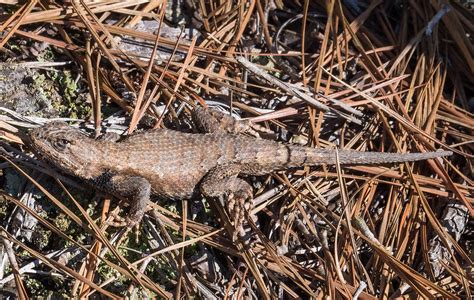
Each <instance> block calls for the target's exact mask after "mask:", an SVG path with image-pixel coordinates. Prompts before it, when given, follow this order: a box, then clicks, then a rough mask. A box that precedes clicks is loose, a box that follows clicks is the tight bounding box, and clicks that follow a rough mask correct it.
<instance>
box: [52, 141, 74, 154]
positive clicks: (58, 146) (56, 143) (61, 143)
mask: <svg viewBox="0 0 474 300" xmlns="http://www.w3.org/2000/svg"><path fill="white" fill-rule="evenodd" d="M69 144H70V143H69V141H68V140H65V139H59V140H56V141H54V142H53V146H54V148H56V149H57V150H59V151H64V150H66V147H67V145H69Z"/></svg>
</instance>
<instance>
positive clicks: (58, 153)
mask: <svg viewBox="0 0 474 300" xmlns="http://www.w3.org/2000/svg"><path fill="white" fill-rule="evenodd" d="M29 144H30V146H31V147H32V149H33V150H34V151H35V152H36V153H37V154H39V155H40V156H41V157H42V158H43V159H45V160H46V161H47V162H49V163H51V164H53V165H54V166H56V167H58V168H60V169H61V170H62V171H64V172H66V173H68V174H71V175H76V176H79V177H82V178H88V177H90V176H93V174H88V173H90V171H92V170H91V169H90V166H91V164H92V163H93V161H94V160H95V161H97V159H98V158H97V157H96V156H95V155H94V153H91V152H94V147H93V146H94V140H93V139H91V138H89V137H88V136H87V135H85V134H84V133H82V132H81V131H80V130H78V129H75V128H73V127H71V126H69V125H67V124H66V123H64V122H51V123H48V124H46V125H43V126H41V127H38V128H35V129H33V130H32V131H31V132H30V133H29Z"/></svg>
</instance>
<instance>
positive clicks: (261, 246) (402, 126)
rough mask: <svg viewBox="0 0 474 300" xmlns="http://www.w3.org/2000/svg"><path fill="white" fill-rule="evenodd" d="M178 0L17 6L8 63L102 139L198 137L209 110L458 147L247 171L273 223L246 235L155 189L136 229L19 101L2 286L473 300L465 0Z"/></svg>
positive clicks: (33, 291)
mask: <svg viewBox="0 0 474 300" xmlns="http://www.w3.org/2000/svg"><path fill="white" fill-rule="evenodd" d="M163 2H164V1H160V0H156V1H153V0H151V1H148V0H138V1H137V0H133V1H131V0H128V1H127V0H126V1H118V0H117V1H114V0H112V1H107V0H95V1H85V0H72V1H55V0H52V1H37V0H32V1H27V2H25V1H19V2H18V3H17V2H16V1H10V0H8V1H5V0H3V1H2V0H0V3H4V4H2V5H1V7H0V13H1V15H0V59H1V61H2V62H3V64H2V68H6V66H8V68H10V69H8V70H10V71H9V72H16V71H17V70H18V68H25V69H27V70H28V72H31V70H34V74H35V75H34V76H32V78H33V81H36V82H37V80H38V78H40V79H41V80H42V81H41V82H40V83H39V84H36V87H38V85H39V86H41V88H42V89H43V90H46V88H45V82H50V84H51V86H52V88H51V89H50V92H51V93H52V91H54V93H58V94H60V95H61V99H62V100H60V102H59V103H52V104H50V105H51V106H52V107H53V108H54V109H53V110H54V111H55V113H53V114H55V115H54V117H56V118H75V119H78V118H82V119H87V120H88V121H89V124H93V127H94V128H95V130H96V131H95V132H96V133H99V132H100V131H104V128H105V127H108V130H114V129H115V130H120V129H124V128H125V129H126V128H128V129H129V132H131V131H133V130H147V129H149V128H151V127H168V128H177V129H180V130H188V131H189V130H191V127H192V125H191V124H190V122H189V115H190V111H191V109H192V107H194V106H196V105H204V106H206V105H208V106H212V107H214V108H215V109H221V110H224V111H229V110H232V111H233V112H234V113H235V114H236V115H239V116H241V117H246V118H251V120H252V121H254V122H258V123H259V124H260V125H262V126H266V127H267V128H269V129H271V130H272V131H273V132H274V133H275V134H273V135H270V136H269V137H266V138H272V139H278V140H280V141H283V142H292V143H303V144H307V145H311V146H314V147H324V148H334V147H338V148H346V149H356V150H366V151H383V152H424V151H433V150H435V149H449V150H452V151H453V152H454V155H453V156H451V157H449V158H447V159H439V160H430V161H427V162H417V163H406V164H400V165H392V166H350V167H348V166H346V167H344V166H342V167H333V166H324V167H319V168H301V169H298V170H290V171H286V172H278V173H275V174H271V175H269V176H265V177H258V178H248V179H249V181H251V182H252V183H253V185H254V191H255V197H256V198H255V199H254V202H255V208H254V210H253V213H254V214H255V215H256V216H257V218H254V220H253V221H252V222H250V223H249V232H250V233H251V235H250V236H249V237H248V238H247V240H246V241H245V243H242V242H241V241H238V242H232V239H231V238H230V236H231V235H230V234H229V232H228V231H227V230H228V228H229V226H228V225H229V224H228V223H226V222H227V221H228V218H227V217H225V212H224V211H223V210H222V208H221V207H220V206H219V204H212V203H210V204H211V206H209V203H208V202H207V201H206V199H193V201H188V202H173V201H171V200H169V199H164V200H157V201H155V202H154V203H153V204H152V205H151V208H153V211H150V212H149V213H148V216H147V217H146V218H145V219H144V221H143V224H142V226H141V228H140V231H139V232H135V233H134V232H130V231H128V230H126V229H124V228H114V227H110V226H108V225H107V224H106V222H105V221H106V219H107V217H108V216H109V215H110V214H111V213H112V212H113V210H115V211H116V212H117V211H118V205H117V202H118V201H113V200H114V199H110V198H107V197H105V198H104V197H103V196H101V195H99V194H97V196H94V195H95V192H94V191H90V190H89V189H84V187H85V186H84V184H83V183H80V182H77V181H75V180H74V178H65V177H63V176H62V175H60V174H57V173H55V171H54V170H52V169H51V168H49V167H47V166H45V165H44V164H42V163H41V162H39V161H38V160H36V159H34V156H32V155H31V153H30V152H29V151H28V148H27V147H24V146H22V145H21V140H20V138H21V133H22V132H25V130H24V129H25V128H26V127H30V126H32V125H35V124H40V123H42V122H44V119H42V118H41V116H43V115H44V114H42V112H41V111H40V110H39V109H38V110H37V111H36V113H34V114H30V116H25V115H20V114H18V110H17V112H15V111H12V110H9V109H7V108H8V107H7V106H4V107H2V108H1V111H2V115H0V117H1V119H0V129H1V136H2V138H3V140H4V142H2V147H3V154H2V158H3V159H2V164H1V166H2V174H1V176H2V177H1V178H2V179H1V183H2V185H3V189H2V190H0V193H1V195H2V196H1V199H0V207H1V210H0V216H1V227H0V232H1V236H2V240H3V247H2V248H1V251H0V253H1V256H0V258H1V264H0V265H1V270H0V295H2V296H8V295H16V296H17V297H18V298H20V299H24V298H26V297H32V296H48V295H49V296H61V295H62V296H71V297H79V296H83V297H84V296H90V297H94V298H100V297H111V298H120V297H125V296H130V297H161V298H168V297H174V298H181V297H186V298H193V297H194V298H209V299H213V298H217V299H220V298H227V299H231V298H232V299H237V298H258V299H260V298H281V299H293V298H303V299H307V298H311V297H312V298H314V299H323V298H324V297H325V296H330V297H334V298H338V299H350V298H353V297H354V298H357V297H359V298H360V299H378V298H383V299H386V298H392V299H395V298H399V297H400V298H408V297H412V298H417V297H419V298H435V297H440V298H444V299H447V298H458V297H459V298H462V299H471V298H472V290H471V289H472V287H473V280H474V278H473V274H474V272H473V264H472V259H473V257H474V256H473V254H474V251H473V249H472V245H473V242H472V238H473V234H472V219H471V217H472V215H473V214H474V210H473V205H474V196H473V192H474V185H473V176H472V174H473V165H472V162H473V159H472V158H473V153H474V151H473V145H474V144H473V140H474V136H473V129H474V119H473V114H472V111H473V109H474V102H473V101H474V100H473V99H474V98H473V94H472V92H473V82H474V48H473V44H472V35H473V34H474V23H473V22H472V20H474V16H473V14H472V11H470V10H469V7H468V6H467V5H466V6H463V4H462V3H459V1H452V2H451V3H450V4H447V2H446V1H443V0H433V1H342V2H343V3H344V4H341V2H338V1H309V0H307V1H304V0H301V1H297V0H288V1H284V0H257V1H254V0H234V1H228V0H215V1H208V0H201V1H171V0H170V1H169V3H168V5H170V6H173V7H168V9H165V7H164V4H163ZM181 2H182V3H181ZM179 3H181V4H179ZM179 5H181V7H179ZM160 20H165V22H162V23H160V22H159V21H160ZM178 23H179V24H181V25H178ZM158 24H162V26H158ZM151 58H152V59H151ZM2 74H3V75H2V76H3V78H0V82H1V81H2V80H3V81H8V80H12V79H11V78H13V75H9V74H8V73H6V75H5V73H2ZM12 74H13V73H12ZM30 87H31V86H30ZM0 89H1V87H0ZM0 92H5V91H0ZM2 106H3V104H2ZM48 117H51V115H48ZM124 117H125V118H124ZM91 127H92V126H90V128H91ZM50 175H53V176H52V177H51V176H50ZM53 178H54V179H53ZM63 183H64V185H63ZM39 191H41V193H40V192H39ZM119 213H120V214H123V213H124V212H123V210H122V211H120V212H119ZM0 297H1V296H0Z"/></svg>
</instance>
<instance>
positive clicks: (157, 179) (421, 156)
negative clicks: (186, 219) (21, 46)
mask: <svg viewBox="0 0 474 300" xmlns="http://www.w3.org/2000/svg"><path fill="white" fill-rule="evenodd" d="M192 118H193V122H194V123H195V125H196V127H197V128H198V131H199V132H200V133H185V132H181V131H176V130H171V129H166V128H161V129H152V130H148V131H142V132H138V133H133V134H131V135H128V136H125V137H123V138H122V137H120V139H116V138H98V139H94V138H91V137H89V136H88V135H87V134H85V133H83V132H82V131H80V130H79V129H76V128H74V127H72V126H69V125H68V124H67V123H65V122H57V121H55V122H50V123H47V124H45V125H43V126H41V127H38V128H35V129H33V130H32V131H30V133H29V140H28V144H29V145H30V146H31V148H32V149H33V150H34V152H36V153H37V154H39V156H40V157H42V158H43V159H44V160H46V161H47V162H48V163H50V164H52V165H53V166H55V167H57V168H59V169H60V170H61V171H62V172H64V173H66V174H69V175H72V176H76V177H79V178H80V179H82V180H85V181H87V182H88V183H90V184H91V185H93V186H94V187H96V188H97V189H99V190H101V191H103V192H105V193H107V194H111V195H115V196H117V197H119V198H126V199H129V202H130V208H129V211H128V213H127V216H126V218H125V223H126V225H128V226H131V227H133V226H135V225H137V224H138V223H139V222H140V221H141V219H142V217H143V215H144V213H145V211H146V206H147V203H148V201H149V200H150V196H151V195H152V194H154V195H157V196H160V197H167V198H172V199H177V200H179V199H189V198H191V197H192V196H193V195H196V194H202V195H203V196H205V197H212V198H220V199H221V200H223V198H224V199H226V200H227V202H226V206H227V210H228V213H229V216H230V217H231V220H232V221H233V223H234V228H235V230H236V231H239V229H240V230H241V229H242V223H243V221H244V217H245V213H246V212H248V211H249V209H250V208H251V202H252V201H251V200H252V198H253V189H252V186H251V185H250V184H249V183H248V182H247V181H246V180H245V179H244V178H243V177H244V176H249V175H255V176H259V175H264V174H268V173H271V172H273V171H277V170H286V169H290V168H295V167H301V166H317V165H323V164H326V165H334V164H336V163H337V161H336V150H334V149H319V148H312V147H308V146H301V145H294V144H285V143H280V142H277V141H273V140H266V139H262V138H258V137H252V136H247V135H244V134H240V133H242V132H252V130H253V128H254V127H253V126H252V123H251V122H250V121H249V120H237V119H235V118H233V117H231V116H229V115H227V114H224V113H222V112H219V111H215V110H210V109H207V108H203V107H198V108H195V109H194V110H193V112H192ZM337 153H338V158H339V159H338V162H339V163H340V164H342V165H344V164H386V163H401V162H407V161H418V160H426V159H431V158H436V157H442V156H448V155H451V154H452V152H450V151H436V152H425V153H384V152H360V151H354V150H338V152H337Z"/></svg>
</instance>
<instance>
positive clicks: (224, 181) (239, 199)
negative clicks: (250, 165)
mask: <svg viewBox="0 0 474 300" xmlns="http://www.w3.org/2000/svg"><path fill="white" fill-rule="evenodd" d="M240 169H241V168H240V166H238V165H224V166H217V167H215V168H214V169H212V170H211V171H210V172H209V173H208V174H207V175H206V176H205V177H204V179H203V181H202V183H201V185H200V190H201V193H202V194H203V195H204V196H206V197H213V198H220V197H226V198H227V199H226V200H227V203H226V204H225V206H226V207H227V210H228V212H229V215H230V217H231V219H233V223H234V228H235V232H234V236H233V238H235V237H236V234H238V235H240V236H243V234H244V230H243V223H244V220H245V213H246V212H249V211H250V209H251V208H252V198H253V192H252V187H251V186H250V184H248V183H247V182H246V181H245V180H243V179H241V178H238V177H237V175H238V174H239V173H240Z"/></svg>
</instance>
